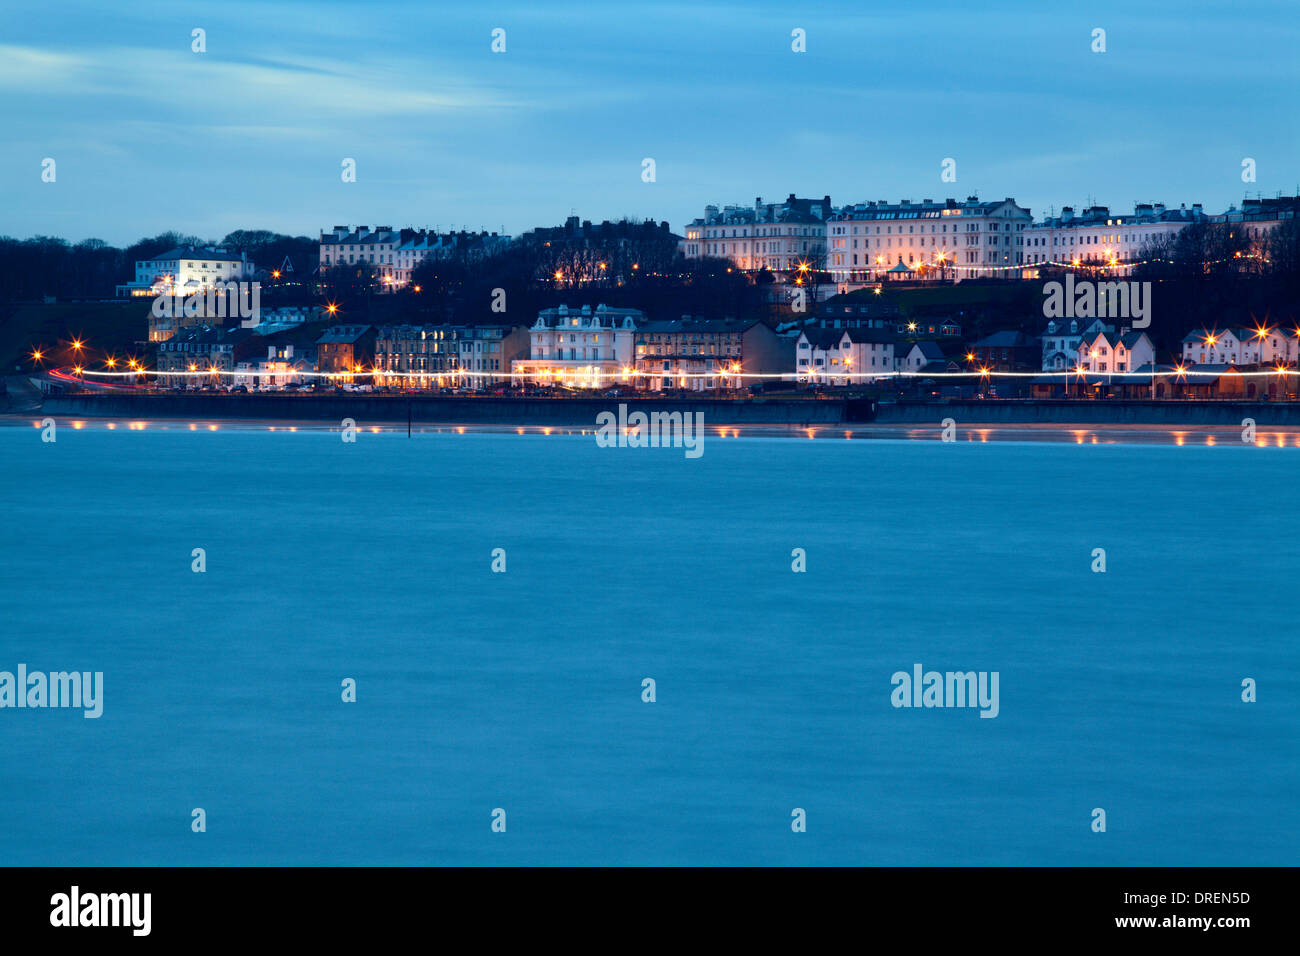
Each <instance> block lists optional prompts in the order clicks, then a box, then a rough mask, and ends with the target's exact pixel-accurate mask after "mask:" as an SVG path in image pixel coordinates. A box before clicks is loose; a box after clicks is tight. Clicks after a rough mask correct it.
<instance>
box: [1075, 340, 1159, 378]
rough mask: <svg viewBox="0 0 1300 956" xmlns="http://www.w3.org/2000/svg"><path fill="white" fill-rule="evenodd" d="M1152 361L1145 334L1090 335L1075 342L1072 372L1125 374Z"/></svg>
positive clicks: (1152, 349)
mask: <svg viewBox="0 0 1300 956" xmlns="http://www.w3.org/2000/svg"><path fill="white" fill-rule="evenodd" d="M1154 361H1155V346H1153V345H1152V344H1151V339H1149V338H1148V337H1147V334H1146V333H1145V332H1130V331H1125V332H1123V333H1116V332H1090V333H1088V334H1087V335H1085V336H1083V338H1081V339H1080V340H1079V349H1078V354H1077V356H1076V360H1075V363H1074V366H1073V367H1074V368H1078V369H1083V370H1084V371H1085V372H1109V373H1114V372H1129V371H1132V370H1133V369H1135V368H1137V367H1138V366H1141V365H1146V366H1150V365H1151V364H1152V363H1153V362H1154Z"/></svg>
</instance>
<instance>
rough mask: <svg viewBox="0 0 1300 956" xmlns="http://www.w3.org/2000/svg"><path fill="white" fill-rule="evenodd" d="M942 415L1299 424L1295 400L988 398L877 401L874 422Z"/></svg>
mask: <svg viewBox="0 0 1300 956" xmlns="http://www.w3.org/2000/svg"><path fill="white" fill-rule="evenodd" d="M945 418H951V419H953V420H954V421H956V422H957V423H958V424H962V425H967V424H980V425H999V424H1005V425H1011V424H1018V425H1026V424H1042V425H1053V424H1056V425H1225V426H1231V425H1235V426H1237V427H1240V426H1241V422H1242V420H1243V419H1246V418H1251V419H1254V420H1255V423H1256V424H1257V425H1270V426H1277V425H1280V426H1285V425H1295V426H1300V402H1234V401H1164V402H1161V401H1136V400H1119V401H1117V400H1114V399H1099V400H1094V401H1081V400H1069V399H1056V400H1052V399H1026V400H1015V399H1010V400H1008V399H999V400H994V401H951V402H899V403H896V404H895V403H888V402H882V403H881V404H880V405H879V406H878V407H877V410H876V416H875V421H876V423H877V424H891V423H898V424H929V425H936V426H937V425H938V424H939V422H941V421H942V420H943V419H945Z"/></svg>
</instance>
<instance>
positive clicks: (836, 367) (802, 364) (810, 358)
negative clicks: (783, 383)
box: [794, 325, 851, 385]
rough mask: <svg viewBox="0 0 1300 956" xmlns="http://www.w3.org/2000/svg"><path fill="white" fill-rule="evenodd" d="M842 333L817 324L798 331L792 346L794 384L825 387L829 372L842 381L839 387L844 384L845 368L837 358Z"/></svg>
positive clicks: (828, 380)
mask: <svg viewBox="0 0 1300 956" xmlns="http://www.w3.org/2000/svg"><path fill="white" fill-rule="evenodd" d="M843 333H844V330H843V329H827V328H822V327H821V326H819V325H809V326H807V327H805V328H804V329H803V330H801V331H800V332H799V335H798V337H797V338H796V339H795V346H794V348H795V369H794V370H795V381H797V382H801V383H804V384H808V385H829V384H831V383H830V374H831V372H832V370H833V371H834V372H837V373H839V376H840V378H841V379H842V381H840V382H839V384H844V383H845V381H847V379H845V378H844V376H845V374H846V373H847V372H848V369H849V365H846V364H844V363H843V361H842V358H843V357H842V356H841V355H840V342H841V341H843V339H844V334H843ZM850 355H851V353H850Z"/></svg>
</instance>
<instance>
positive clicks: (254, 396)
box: [40, 392, 1300, 427]
mask: <svg viewBox="0 0 1300 956" xmlns="http://www.w3.org/2000/svg"><path fill="white" fill-rule="evenodd" d="M620 404H624V405H626V406H627V409H628V412H629V413H631V412H633V411H643V412H645V413H647V414H649V413H651V412H669V413H671V412H698V413H701V414H703V416H704V423H705V424H706V425H790V426H807V425H855V424H862V425H868V424H875V425H891V424H898V425H935V426H937V425H938V424H939V423H940V422H942V421H943V419H945V418H951V419H953V420H954V421H956V422H958V423H959V424H962V425H972V424H983V425H999V424H1002V425H1013V424H1015V425H1027V424H1036V425H1061V426H1069V425H1218V426H1225V427H1226V426H1238V427H1239V426H1240V425H1241V423H1242V421H1243V420H1244V419H1247V418H1250V419H1254V421H1255V423H1256V424H1257V425H1266V426H1288V425H1289V426H1296V427H1300V402H1234V401H1164V402H1160V401H1127V400H1124V401H1116V400H1113V399H1104V400H1096V401H1082V400H1073V401H1071V400H1051V399H1034V400H1023V401H1020V400H1014V399H998V400H990V401H974V400H970V401H949V402H884V403H879V404H877V403H876V402H874V401H872V400H870V399H865V398H862V399H845V398H812V397H807V398H803V397H797V398H796V397H767V398H747V399H726V398H668V397H664V398H657V397H654V396H622V397H618V396H607V397H603V398H595V397H592V398H586V397H564V398H558V397H557V398H511V397H507V396H499V395H490V396H486V395H475V396H456V395H416V396H406V395H385V394H381V395H375V394H366V393H334V394H326V395H319V394H317V395H294V394H276V393H271V394H265V393H251V394H246V395H245V394H233V395H229V394H226V395H203V394H193V393H184V392H140V393H82V394H63V395H51V396H49V397H47V398H46V399H45V403H44V405H43V406H42V408H41V409H40V414H43V415H72V416H84V417H86V418H118V419H141V420H150V419H165V418H173V419H188V420H191V421H196V420H197V421H202V420H223V419H236V420H237V419H251V420H255V421H256V420H266V421H303V422H307V421H320V422H327V421H332V422H341V421H342V420H343V419H345V418H351V419H353V420H354V421H355V422H357V424H359V425H365V424H368V423H372V422H374V423H402V422H406V421H408V420H409V421H411V422H412V423H415V424H448V425H501V426H506V425H511V426H514V425H594V424H595V423H596V416H597V415H599V414H600V413H601V412H614V413H615V414H618V406H619V405H620Z"/></svg>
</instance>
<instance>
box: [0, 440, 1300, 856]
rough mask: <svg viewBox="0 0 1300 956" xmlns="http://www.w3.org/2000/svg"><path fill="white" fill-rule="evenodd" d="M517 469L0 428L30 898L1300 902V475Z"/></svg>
mask: <svg viewBox="0 0 1300 956" xmlns="http://www.w3.org/2000/svg"><path fill="white" fill-rule="evenodd" d="M519 432H522V434H521V433H517V432H516V431H514V430H509V431H504V432H483V431H475V430H473V429H455V428H440V429H430V428H425V429H424V430H416V431H414V432H413V433H412V434H410V435H409V436H408V434H407V430H406V427H405V426H403V427H401V428H400V429H376V430H370V429H362V430H361V431H360V432H358V433H357V434H356V435H355V441H351V442H349V441H345V440H344V437H345V433H344V432H342V431H340V430H339V429H337V428H336V429H326V428H320V427H316V428H312V427H296V426H295V427H292V428H291V427H290V426H288V425H283V426H277V425H274V424H265V423H262V424H256V425H244V426H232V425H231V424H229V423H185V422H177V421H173V422H167V423H159V422H118V423H111V422H110V423H104V422H93V421H90V422H80V423H76V424H75V425H72V424H69V423H67V422H60V423H59V425H58V428H57V430H56V432H55V433H54V435H52V436H47V435H46V432H45V430H43V429H42V428H41V427H40V425H39V423H38V422H34V421H32V420H22V421H18V422H16V423H13V425H12V427H0V501H2V502H3V513H2V516H0V671H4V672H11V673H15V672H16V668H17V667H18V665H20V664H22V665H25V668H26V670H27V671H28V672H29V673H30V672H36V671H40V672H57V671H79V672H92V673H95V672H98V673H102V701H101V704H102V714H101V715H100V716H99V717H96V718H88V717H86V716H84V710H83V709H76V708H50V707H45V708H40V707H26V708H17V707H2V708H0V864H3V865H21V866H35V865H52V866H108V865H112V866H134V865H181V866H187V865H251V866H261V865H274V866H280V865H293V864H307V865H343V866H348V865H399V864H400V865H561V866H567V865H612V866H622V865H654V866H658V865H885V866H931V865H939V866H971V865H994V866H1003V865H1005V866H1013V865H1014V866H1019V865H1040V866H1075V865H1082V866H1094V865H1097V866H1101V865H1124V866H1127V865H1163V866H1189V865H1205V866H1221V865H1259V864H1279V865H1294V864H1296V863H1297V862H1298V861H1300V812H1298V809H1297V808H1298V806H1300V801H1298V799H1297V798H1298V797H1300V759H1298V758H1300V641H1298V640H1297V623H1296V622H1297V619H1298V617H1300V615H1298V612H1300V588H1298V587H1297V575H1298V572H1300V509H1297V507H1296V505H1295V503H1294V501H1293V500H1292V496H1293V495H1294V494H1295V489H1296V481H1295V478H1296V475H1297V472H1298V471H1300V448H1297V447H1296V444H1295V441H1293V440H1292V438H1291V437H1290V436H1281V437H1280V438H1279V439H1278V440H1277V441H1273V440H1272V439H1271V438H1269V437H1268V436H1261V437H1262V440H1259V441H1257V442H1256V443H1241V442H1235V443H1233V442H1231V441H1228V440H1206V437H1205V436H1202V435H1192V436H1190V437H1186V438H1185V439H1184V440H1177V441H1176V440H1173V438H1172V437H1171V436H1166V438H1168V439H1169V440H1163V441H1127V440H1124V436H1123V435H1122V433H1120V434H1119V438H1118V439H1117V438H1116V433H1114V432H1110V433H1103V434H1101V436H1100V440H1098V435H1097V434H1095V433H1089V434H1091V440H1086V438H1085V436H1084V435H1083V434H1075V433H1072V432H1071V433H1065V434H1063V435H1062V436H1059V437H1061V438H1062V440H1058V441H1042V440H1029V441H1025V440H1014V439H1008V440H984V439H981V438H979V436H977V435H974V434H969V433H964V432H963V433H959V434H958V436H957V440H956V441H951V442H945V441H941V440H939V439H938V437H937V431H936V432H934V433H933V434H928V435H925V436H922V437H913V438H910V439H909V438H890V437H872V438H869V439H867V440H859V438H858V437H857V436H855V435H854V434H851V433H844V434H841V433H840V432H837V431H834V430H822V431H814V432H810V433H808V434H807V435H804V434H802V433H798V434H771V435H766V434H753V433H740V432H737V431H735V430H733V429H731V428H708V429H707V430H706V433H705V439H704V444H703V446H702V449H703V453H702V454H701V455H700V456H699V457H688V456H687V455H686V454H685V453H684V451H683V449H682V448H673V447H668V448H662V447H661V448H639V447H601V446H600V445H599V444H598V443H597V441H596V440H595V437H594V435H593V433H592V432H591V431H589V430H574V429H545V430H543V429H536V428H528V429H520V430H519ZM1180 434H1181V433H1180ZM43 437H53V438H54V439H55V440H54V441H48V440H42V439H43ZM987 437H988V436H987V435H986V436H985V439H987ZM918 667H919V668H920V670H921V672H922V673H927V672H930V671H935V672H939V673H940V674H946V673H947V672H959V673H965V672H971V671H973V672H977V673H979V674H982V675H994V674H996V675H997V681H998V683H997V687H998V701H997V708H996V716H981V714H982V713H985V714H991V711H990V709H989V708H984V709H983V710H982V709H981V708H979V707H971V706H933V707H927V706H920V707H913V706H895V705H896V703H898V701H899V696H900V695H898V694H896V693H895V690H896V687H897V686H898V683H897V678H896V676H895V675H908V676H909V677H910V676H911V675H912V674H913V673H914V668H918ZM939 702H940V703H950V704H951V703H958V701H955V700H954V699H952V698H946V697H945V698H941V699H940V700H939ZM1098 811H1101V813H1100V815H1099V813H1098Z"/></svg>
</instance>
